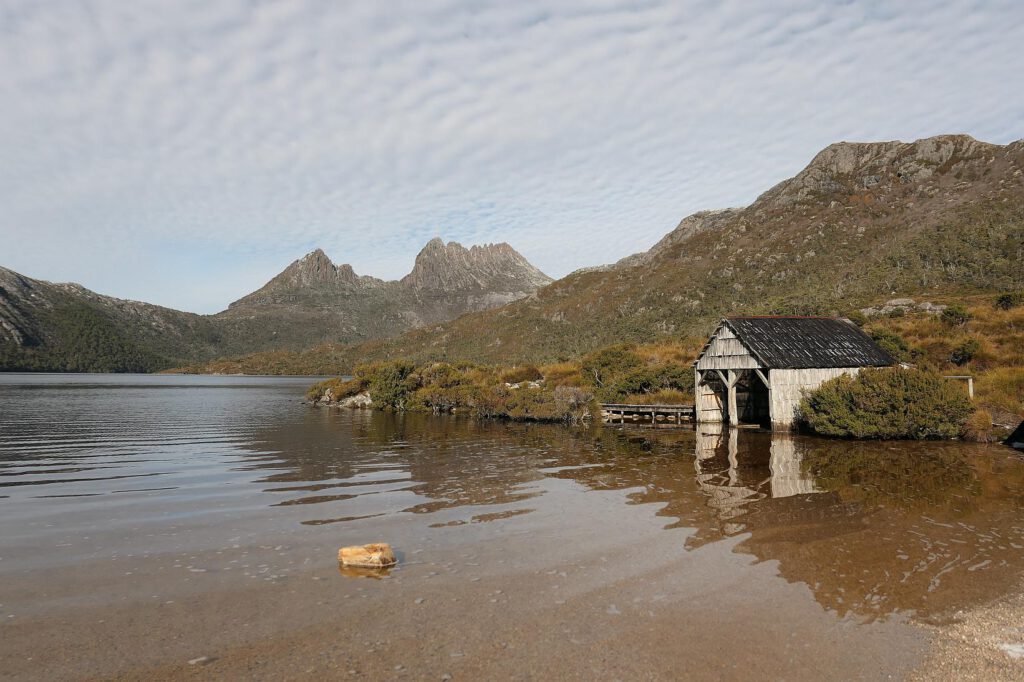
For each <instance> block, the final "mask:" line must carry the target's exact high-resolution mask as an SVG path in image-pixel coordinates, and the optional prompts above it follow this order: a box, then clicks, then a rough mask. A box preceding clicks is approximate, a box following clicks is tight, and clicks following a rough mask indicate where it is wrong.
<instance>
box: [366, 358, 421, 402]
mask: <svg viewBox="0 0 1024 682" xmlns="http://www.w3.org/2000/svg"><path fill="white" fill-rule="evenodd" d="M415 371H416V365H414V364H413V363H411V362H409V361H407V360H394V361H391V362H378V363H374V364H372V365H362V366H360V367H356V372H355V373H356V376H357V377H359V378H360V379H361V380H362V381H364V382H366V386H367V388H368V389H369V391H370V397H371V398H372V399H373V402H374V404H375V405H376V406H378V407H381V408H390V409H393V410H404V409H405V408H406V404H407V402H408V400H409V394H410V393H411V392H412V391H415V390H416V389H417V388H419V387H420V385H421V381H422V378H421V377H420V376H419V375H417V374H415Z"/></svg>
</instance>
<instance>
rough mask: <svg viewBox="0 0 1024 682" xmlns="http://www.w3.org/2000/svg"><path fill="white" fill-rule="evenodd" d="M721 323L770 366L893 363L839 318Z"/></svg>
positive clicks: (752, 319)
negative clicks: (727, 326)
mask: <svg viewBox="0 0 1024 682" xmlns="http://www.w3.org/2000/svg"><path fill="white" fill-rule="evenodd" d="M725 324H727V325H729V327H730V328H731V329H732V330H733V332H735V334H736V336H737V337H739V339H740V341H741V342H742V343H743V345H744V346H746V347H747V348H748V349H749V350H750V352H751V354H753V355H754V356H755V357H757V358H758V360H760V362H761V363H763V364H764V366H765V367H768V368H770V369H809V368H812V367H888V366H890V365H895V364H896V360H894V359H893V358H892V356H890V355H889V354H888V353H886V352H885V351H884V350H882V349H881V348H879V347H878V344H876V343H875V342H874V341H873V340H872V339H871V337H870V336H868V335H867V334H865V333H864V332H863V331H862V330H861V329H860V327H858V326H857V325H855V324H853V323H852V322H850V321H849V320H844V319H842V318H835V317H729V318H726V320H725Z"/></svg>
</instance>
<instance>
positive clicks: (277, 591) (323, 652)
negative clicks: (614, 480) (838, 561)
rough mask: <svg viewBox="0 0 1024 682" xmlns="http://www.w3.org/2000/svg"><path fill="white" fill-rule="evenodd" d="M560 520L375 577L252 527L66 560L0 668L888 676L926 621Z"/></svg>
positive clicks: (745, 566)
mask: <svg viewBox="0 0 1024 682" xmlns="http://www.w3.org/2000/svg"><path fill="white" fill-rule="evenodd" d="M564 485H569V484H566V483H564V482H556V483H555V485H554V486H553V489H552V490H550V491H548V492H549V493H550V494H554V493H556V492H557V488H558V487H559V486H564ZM560 512H561V513H563V514H565V515H566V516H567V517H568V518H575V519H579V518H586V520H587V523H586V524H585V525H584V524H579V523H572V524H571V525H572V526H573V528H572V530H573V532H574V533H575V535H574V537H573V538H572V541H571V542H567V538H566V537H565V535H564V534H563V532H561V531H556V530H555V529H554V528H552V527H550V526H547V527H545V526H546V524H539V523H537V521H536V519H531V517H530V515H524V516H518V517H512V518H509V519H505V520H503V521H501V522H500V523H501V524H502V525H503V528H502V529H501V531H500V533H497V537H494V539H493V540H492V541H490V542H487V543H485V544H477V543H474V542H471V541H470V542H466V543H465V544H463V545H461V546H458V545H457V546H449V547H447V548H446V549H445V550H444V551H435V550H432V549H431V547H430V545H431V538H429V537H424V538H423V542H422V543H421V544H422V546H418V547H416V548H415V549H411V548H410V546H409V544H408V543H403V548H402V549H404V550H405V556H404V561H403V563H402V564H401V566H400V568H398V569H396V570H395V571H393V572H392V573H391V574H390V575H389V576H388V577H386V578H385V579H381V580H373V579H367V578H362V579H358V578H349V577H346V576H343V575H342V574H341V573H340V572H339V571H338V567H337V565H336V563H335V562H333V561H332V560H331V554H332V550H333V549H334V548H333V547H328V546H314V545H306V544H305V543H302V542H301V541H300V542H299V543H296V541H295V539H294V538H289V537H288V536H287V535H282V536H279V537H272V538H266V540H267V541H269V542H273V543H280V544H277V545H274V546H273V547H272V546H271V545H269V544H268V545H264V546H263V548H260V547H259V546H244V545H243V546H241V547H238V548H236V549H234V550H230V551H221V552H204V553H196V554H189V555H187V556H175V555H171V556H167V557H163V556H151V557H149V558H145V559H134V558H133V559H129V560H124V561H118V562H117V569H118V571H117V573H116V574H112V571H111V566H110V564H108V563H106V562H100V563H96V564H92V565H82V566H78V567H76V568H75V569H74V575H73V581H72V582H68V581H67V578H68V577H69V576H68V573H67V571H66V570H63V569H58V570H55V571H54V572H53V575H52V576H47V575H35V576H33V580H32V582H33V583H34V584H35V585H36V586H37V587H38V588H39V589H40V590H41V591H42V593H41V594H22V595H12V594H10V593H9V592H8V591H7V590H4V602H5V604H7V605H8V606H13V608H14V609H15V610H17V609H18V607H19V606H20V605H21V604H19V602H22V600H24V603H25V606H26V607H28V608H31V607H30V606H29V603H30V602H36V601H37V600H40V599H46V600H47V601H49V602H50V603H51V604H53V607H52V608H51V609H50V610H48V612H47V613H45V614H40V615H39V616H31V615H30V616H28V617H25V618H21V617H16V618H15V619H13V620H14V622H8V623H7V624H6V626H5V627H4V637H3V644H2V645H0V650H2V651H3V654H4V660H5V665H4V671H5V675H10V676H13V677H16V678H23V679H29V678H33V679H68V678H71V677H97V678H108V677H118V678H124V679H174V678H177V677H186V676H194V675H199V676H203V677H209V676H216V677H223V678H239V677H248V678H254V677H255V678H261V679H295V678H302V677H307V676H308V677H317V676H346V677H347V676H355V677H367V678H371V679H391V678H410V679H442V678H443V677H444V676H445V675H451V676H452V677H453V679H467V680H469V679H473V680H476V679H555V678H563V679H637V678H640V679H645V678H646V679H680V678H687V679H751V678H754V677H762V676H764V675H765V674H770V675H771V676H773V677H778V678H780V679H783V678H784V679H807V680H812V679H822V678H823V677H831V678H835V677H842V678H844V679H883V678H885V677H886V676H887V675H890V674H893V675H896V676H897V677H899V676H900V675H901V674H904V673H907V672H909V671H910V670H912V669H913V667H914V666H915V665H916V664H917V663H918V662H919V661H920V660H922V656H923V654H924V653H925V650H926V649H925V647H926V644H927V638H928V634H927V633H925V632H923V631H921V630H920V629H919V628H917V627H915V626H912V625H910V624H907V623H901V622H898V621H897V620H893V621H890V622H885V623H881V622H876V623H870V624H864V623H860V622H858V620H857V619H855V618H842V617H839V616H838V615H837V614H835V613H834V612H829V611H827V610H825V609H824V608H822V607H820V606H819V605H818V604H817V603H816V602H815V601H814V599H813V598H812V595H811V594H810V593H809V590H808V588H807V587H806V586H804V585H801V584H798V583H788V582H786V581H785V580H782V579H779V578H778V576H777V571H776V567H775V566H773V565H772V563H771V562H756V561H754V560H753V559H752V558H751V557H749V556H744V555H743V554H738V553H736V552H735V551H734V549H735V545H736V544H738V543H740V542H742V538H735V539H733V540H732V541H731V542H726V543H718V544H715V545H711V546H708V547H705V548H701V549H699V550H696V551H687V550H686V549H685V548H684V547H683V543H682V542H675V543H672V542H668V543H666V542H663V541H662V539H661V537H660V536H662V535H663V533H664V531H662V530H661V529H660V528H659V527H652V526H651V525H650V524H649V523H648V521H649V510H648V509H646V508H643V507H628V506H627V507H624V506H623V504H622V497H621V494H620V493H598V494H591V495H588V496H587V499H586V504H585V507H583V508H576V507H574V506H573V505H571V504H569V505H566V506H565V507H564V508H563V509H561V510H560ZM584 515H585V517H584ZM384 526H385V527H384V528H382V530H381V532H382V533H384V534H387V528H386V524H384ZM435 532H437V533H442V534H443V533H463V532H464V531H463V530H462V529H461V528H460V527H453V528H448V529H437V530H436V531H435ZM677 534H678V535H679V536H680V538H679V539H680V540H681V539H682V536H683V535H684V534H683V533H682V532H677ZM488 535H490V533H488ZM274 547H280V549H274ZM298 557H304V558H303V560H302V562H301V563H298V565H296V563H295V560H296V559H297V558H298ZM306 559H312V560H311V561H309V562H308V563H307V562H306ZM176 564H177V565H176ZM189 566H191V567H192V568H191V569H190V568H189ZM246 567H248V568H246ZM264 569H268V570H265V571H264ZM194 570H201V571H204V572H202V573H197V572H192V571H194ZM240 571H241V572H240ZM246 571H248V572H250V574H252V572H255V575H258V576H261V577H257V578H250V577H242V576H245V575H246ZM260 571H264V572H263V573H259V572H260ZM239 583H242V585H241V586H240V585H239ZM766 585H770V586H771V589H770V590H768V591H766V590H765V586H766ZM150 592H154V594H149V593H150ZM83 594H87V595H90V596H89V597H88V598H87V599H86V601H87V602H92V603H84V604H83V603H81V601H82V598H81V595H83ZM12 600H13V604H12ZM76 602H77V603H76ZM203 657H208V658H209V659H212V660H209V661H208V662H207V661H203V662H197V663H195V664H192V665H190V664H189V661H193V660H195V659H201V658H203Z"/></svg>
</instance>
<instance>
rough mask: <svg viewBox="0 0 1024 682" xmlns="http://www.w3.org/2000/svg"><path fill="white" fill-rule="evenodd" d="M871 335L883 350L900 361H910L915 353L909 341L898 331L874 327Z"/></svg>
mask: <svg viewBox="0 0 1024 682" xmlns="http://www.w3.org/2000/svg"><path fill="white" fill-rule="evenodd" d="M870 335H871V338H872V339H874V341H875V343H877V344H878V345H879V347H880V348H881V349H882V350H884V351H885V352H886V353H888V354H889V355H891V356H892V357H893V358H895V359H896V360H897V361H899V362H910V360H911V358H912V357H913V355H914V354H913V353H912V352H911V350H910V346H908V345H907V342H906V341H904V340H903V337H902V336H900V335H899V334H897V333H896V332H891V331H889V330H887V329H872V330H871V331H870Z"/></svg>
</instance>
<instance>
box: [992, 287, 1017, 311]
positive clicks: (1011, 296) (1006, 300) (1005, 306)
mask: <svg viewBox="0 0 1024 682" xmlns="http://www.w3.org/2000/svg"><path fill="white" fill-rule="evenodd" d="M1021 305H1024V291H1014V292H1012V293H1008V294H1000V295H999V296H998V297H997V298H996V308H998V309H999V310H1010V309H1011V308H1016V307H1018V306H1021Z"/></svg>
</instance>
